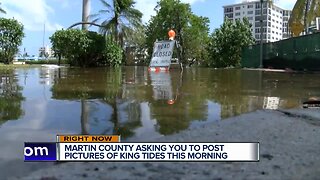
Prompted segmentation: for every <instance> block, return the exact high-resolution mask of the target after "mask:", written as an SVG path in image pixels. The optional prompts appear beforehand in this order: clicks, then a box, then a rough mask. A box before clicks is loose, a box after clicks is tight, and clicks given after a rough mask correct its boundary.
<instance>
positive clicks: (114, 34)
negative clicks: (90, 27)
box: [91, 0, 142, 47]
mask: <svg viewBox="0 0 320 180" xmlns="http://www.w3.org/2000/svg"><path fill="white" fill-rule="evenodd" d="M100 1H101V3H102V4H103V6H104V7H105V9H102V10H100V11H99V12H98V13H97V14H93V15H91V17H93V18H95V17H98V18H96V19H94V20H93V22H94V23H95V22H97V21H99V20H100V19H101V16H102V15H104V16H106V17H110V14H111V17H110V18H107V19H104V20H103V22H102V23H101V26H102V27H101V28H100V32H101V33H102V34H104V35H109V36H110V37H111V39H112V40H113V41H115V42H116V43H117V44H119V45H121V47H123V45H124V41H125V39H126V38H129V37H130V36H131V35H132V33H133V32H134V31H135V30H136V29H138V28H140V27H141V26H142V21H141V18H142V13H141V12H140V11H139V10H137V9H135V8H134V5H135V2H134V1H133V0H113V1H112V3H113V4H112V6H111V5H110V4H109V3H108V2H107V1H106V0H100ZM99 16H100V17H99Z"/></svg>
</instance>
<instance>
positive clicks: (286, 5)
mask: <svg viewBox="0 0 320 180" xmlns="http://www.w3.org/2000/svg"><path fill="white" fill-rule="evenodd" d="M251 1H257V0H235V1H234V3H241V2H251ZM273 2H274V4H275V5H277V6H279V7H281V8H283V9H292V8H293V6H294V4H295V3H296V0H274V1H273Z"/></svg>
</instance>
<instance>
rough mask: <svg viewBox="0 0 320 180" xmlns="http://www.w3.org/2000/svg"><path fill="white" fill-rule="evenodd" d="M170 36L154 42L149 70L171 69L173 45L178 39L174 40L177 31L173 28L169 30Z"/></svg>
mask: <svg viewBox="0 0 320 180" xmlns="http://www.w3.org/2000/svg"><path fill="white" fill-rule="evenodd" d="M168 36H169V40H167V41H156V42H155V43H154V47H153V53H152V58H151V62H150V65H149V71H155V72H159V71H169V68H170V64H171V58H172V54H173V47H174V46H175V43H176V41H175V40H174V37H175V36H176V33H175V32H174V31H173V30H170V31H169V32H168Z"/></svg>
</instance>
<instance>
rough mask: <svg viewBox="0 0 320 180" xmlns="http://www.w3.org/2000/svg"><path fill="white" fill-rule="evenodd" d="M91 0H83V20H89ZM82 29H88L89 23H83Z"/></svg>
mask: <svg viewBox="0 0 320 180" xmlns="http://www.w3.org/2000/svg"><path fill="white" fill-rule="evenodd" d="M89 5H90V0H82V22H88V16H89ZM82 30H88V25H87V24H82Z"/></svg>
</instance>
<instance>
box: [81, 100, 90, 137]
mask: <svg viewBox="0 0 320 180" xmlns="http://www.w3.org/2000/svg"><path fill="white" fill-rule="evenodd" d="M88 117H89V107H88V104H87V102H86V100H85V99H81V134H89V127H88V125H89V123H88Z"/></svg>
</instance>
